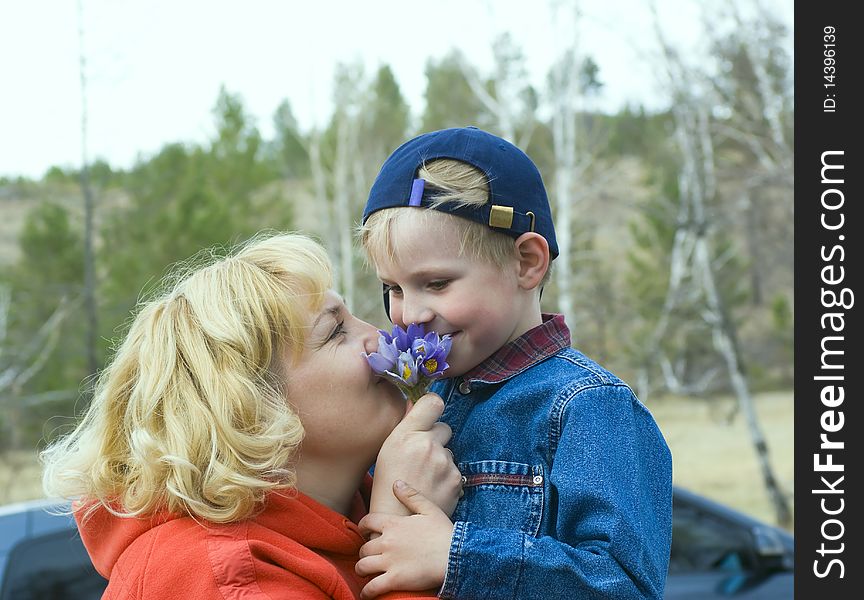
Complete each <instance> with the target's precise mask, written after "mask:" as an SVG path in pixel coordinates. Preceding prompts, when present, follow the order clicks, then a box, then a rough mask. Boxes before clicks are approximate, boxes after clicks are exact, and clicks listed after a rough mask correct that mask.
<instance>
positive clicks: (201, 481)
mask: <svg viewBox="0 0 864 600" xmlns="http://www.w3.org/2000/svg"><path fill="white" fill-rule="evenodd" d="M199 257H201V255H199ZM203 258H204V262H203V264H202V262H201V261H200V260H196V259H193V260H192V262H189V263H187V264H186V265H184V266H182V270H180V271H178V272H176V273H175V275H173V276H171V277H169V278H167V279H166V281H165V285H164V291H163V292H162V293H161V295H159V296H158V297H156V298H155V299H153V300H150V301H148V302H145V303H142V304H141V305H140V306H139V310H138V311H137V314H136V316H135V317H134V320H133V321H132V324H131V327H130V329H129V332H128V333H127V335H126V336H125V339H124V340H123V342H122V344H121V345H120V346H119V348H118V349H117V351H116V353H115V355H114V357H113V359H112V360H111V362H110V364H109V365H108V366H107V367H106V368H105V370H104V371H103V372H102V374H101V375H100V377H99V380H98V382H97V385H96V389H95V393H94V397H93V400H92V402H91V404H90V407H89V408H88V410H87V411H86V414H85V415H84V418H83V420H82V422H81V423H80V424H79V425H78V426H77V428H76V429H75V430H74V431H72V433H70V434H68V435H67V436H65V437H62V438H60V439H59V440H58V441H56V442H54V443H53V444H51V445H50V446H49V447H48V448H47V449H46V450H44V451H43V452H42V454H41V459H42V462H43V465H44V473H43V486H44V488H45V491H46V493H48V494H49V495H52V496H60V497H65V498H79V499H80V500H81V501H82V503H83V505H85V506H89V508H90V509H91V510H92V509H95V508H96V507H98V505H99V504H101V505H103V506H105V507H106V508H107V509H108V510H110V511H112V512H113V513H115V514H118V515H122V516H142V515H148V514H152V513H154V512H156V511H159V510H163V509H167V510H168V511H170V512H172V513H178V514H187V515H191V516H193V517H200V518H202V519H205V520H208V521H212V522H217V523H224V522H230V521H237V520H240V519H243V518H246V517H248V516H251V515H252V514H253V513H254V512H255V511H256V510H257V509H258V508H259V506H260V503H261V501H262V499H263V498H264V495H265V494H266V493H267V492H268V491H270V490H274V489H284V488H291V487H292V486H293V485H294V484H295V482H296V474H295V472H294V471H293V470H292V468H291V466H290V462H291V459H292V457H293V456H294V454H295V452H296V450H297V448H298V445H299V444H300V441H301V439H302V438H303V427H302V425H301V423H300V420H299V419H298V417H297V415H296V414H295V413H294V411H293V410H292V409H291V407H290V406H289V404H288V402H287V401H286V398H285V396H284V392H283V389H282V388H283V383H284V382H283V381H282V380H281V379H282V378H281V377H280V374H278V373H277V371H276V365H277V364H278V363H279V362H280V360H281V358H282V357H283V356H285V352H289V353H291V354H292V355H293V354H296V353H298V351H299V350H300V349H301V348H302V345H303V343H304V341H305V333H306V332H305V331H304V328H305V327H306V321H307V319H308V312H307V311H309V310H313V311H315V310H320V307H321V305H322V303H323V296H324V293H325V292H326V291H327V289H328V288H329V287H330V285H331V268H330V262H329V259H328V257H327V254H326V252H325V251H324V249H323V248H322V247H321V246H320V245H319V244H318V243H316V242H315V241H314V240H312V239H311V238H308V237H306V236H304V235H301V234H261V235H259V236H257V237H255V238H253V239H252V240H250V241H248V242H247V243H245V244H243V245H241V246H238V247H237V248H235V249H234V250H233V251H232V252H230V253H229V254H227V255H226V256H222V257H218V256H214V253H213V252H212V251H211V252H209V253H208V254H206V255H205V256H204V257H203Z"/></svg>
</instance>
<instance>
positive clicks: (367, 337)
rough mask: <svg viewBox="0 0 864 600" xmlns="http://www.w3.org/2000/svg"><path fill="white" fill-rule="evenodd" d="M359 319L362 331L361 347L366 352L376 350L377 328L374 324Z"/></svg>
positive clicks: (369, 352)
mask: <svg viewBox="0 0 864 600" xmlns="http://www.w3.org/2000/svg"><path fill="white" fill-rule="evenodd" d="M358 321H360V327H361V328H362V331H363V349H364V350H365V351H366V354H371V353H373V352H377V351H378V329H376V328H375V326H374V325H370V324H369V323H367V322H366V321H362V320H360V319H358Z"/></svg>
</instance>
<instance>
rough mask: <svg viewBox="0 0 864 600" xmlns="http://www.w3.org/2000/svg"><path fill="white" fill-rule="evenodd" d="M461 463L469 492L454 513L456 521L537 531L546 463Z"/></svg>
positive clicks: (541, 507)
mask: <svg viewBox="0 0 864 600" xmlns="http://www.w3.org/2000/svg"><path fill="white" fill-rule="evenodd" d="M458 466H459V470H460V471H461V472H462V489H463V490H464V492H465V495H464V496H463V497H462V499H460V500H459V504H458V505H457V506H456V510H455V512H454V513H453V520H454V521H470V522H472V523H476V524H477V525H479V526H481V527H494V528H499V529H515V530H518V531H521V532H523V533H527V534H529V535H532V536H536V535H537V532H538V531H539V529H540V521H541V519H542V518H543V504H544V502H543V498H544V486H545V483H546V481H545V480H546V478H545V476H544V473H543V466H542V465H526V464H522V463H515V462H506V461H501V460H482V461H477V462H465V463H459V465H458Z"/></svg>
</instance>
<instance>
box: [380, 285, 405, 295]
mask: <svg viewBox="0 0 864 600" xmlns="http://www.w3.org/2000/svg"><path fill="white" fill-rule="evenodd" d="M384 291H385V293H387V294H390V293H392V294H393V295H394V296H401V295H402V288H401V287H399V286H398V285H385V286H384Z"/></svg>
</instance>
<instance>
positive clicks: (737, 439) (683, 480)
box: [0, 392, 793, 523]
mask: <svg viewBox="0 0 864 600" xmlns="http://www.w3.org/2000/svg"><path fill="white" fill-rule="evenodd" d="M755 402H756V410H757V414H758V415H759V419H760V425H761V427H762V430H763V432H764V435H765V437H766V439H767V441H768V447H769V450H770V452H771V460H772V464H773V467H774V469H775V474H776V476H777V478H778V479H779V481H780V484H781V485H782V486H783V490H784V491H785V492H786V493H787V495H788V498H789V502H790V504H791V502H792V489H793V437H792V431H793V429H792V418H793V401H792V392H782V393H770V394H760V395H758V396H757V397H756V400H755ZM734 406H735V404H734V401H733V399H731V398H719V399H714V400H710V401H707V400H692V399H689V400H685V399H681V398H663V399H659V398H658V399H655V400H653V401H652V402H650V403H649V404H648V408H649V409H651V412H652V413H653V414H654V417H655V418H656V419H657V422H658V423H659V425H660V428H661V429H662V431H663V434H664V435H665V436H666V441H667V442H668V443H669V447H670V448H671V449H672V457H673V463H674V480H675V483H676V484H677V485H681V486H683V487H686V488H688V489H691V490H693V491H695V492H698V493H700V494H704V495H705V496H708V497H710V498H714V499H715V500H718V501H720V502H722V503H724V504H728V505H730V506H733V507H735V508H737V509H739V510H742V511H744V512H746V513H749V514H752V515H754V516H756V517H759V518H761V519H763V520H765V521H767V522H769V523H773V522H774V521H775V519H774V513H773V510H772V507H771V503H770V501H769V498H768V494H767V493H766V491H765V488H764V486H763V485H762V476H761V473H760V471H759V467H758V464H757V462H756V455H755V453H754V451H753V446H752V444H751V443H750V435H749V432H748V430H747V426H746V423H745V420H744V418H743V416H742V415H740V414H739V415H737V416H736V417H735V419H734V420H733V421H732V422H731V423H727V422H726V421H725V418H726V417H727V416H728V414H729V412H730V411H731V410H732V409H733V408H734ZM41 495H42V490H41V484H40V481H39V467H38V464H37V462H36V457H35V454H34V455H31V454H26V453H18V454H14V455H12V456H0V504H2V503H8V502H17V501H19V500H27V499H31V498H39V497H40V496H41Z"/></svg>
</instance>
